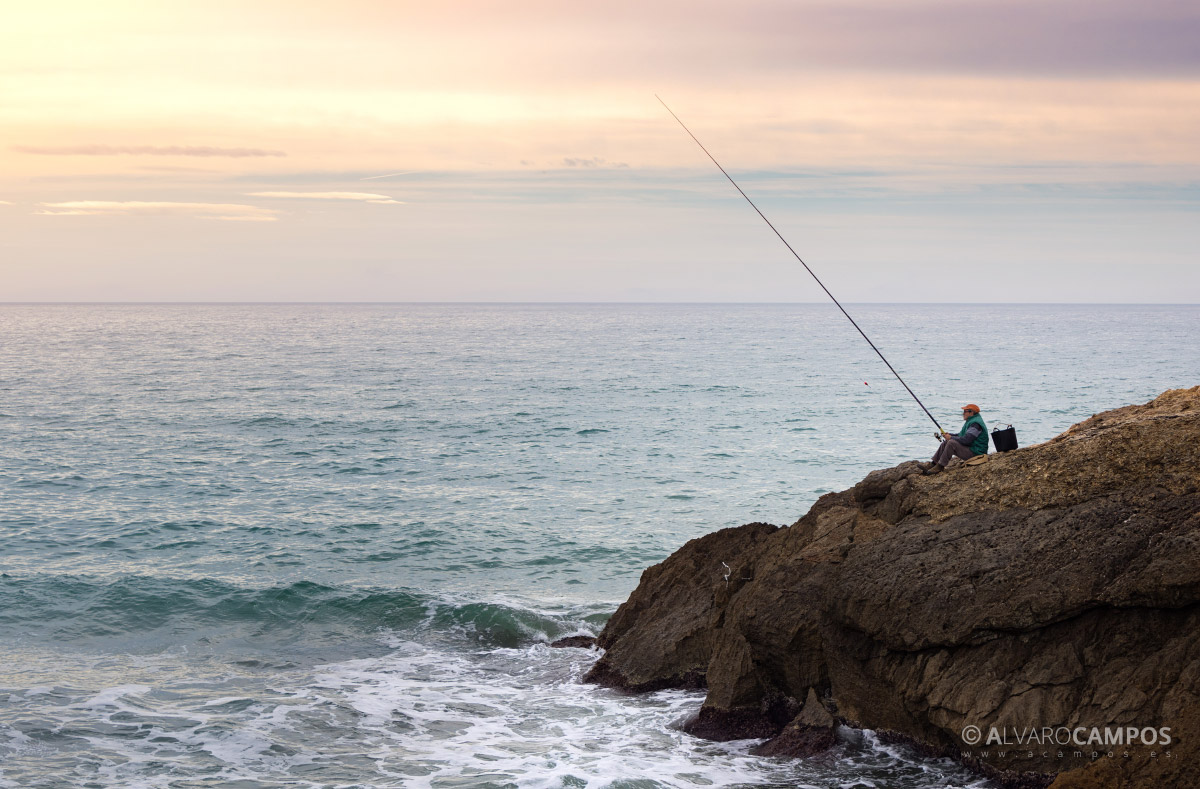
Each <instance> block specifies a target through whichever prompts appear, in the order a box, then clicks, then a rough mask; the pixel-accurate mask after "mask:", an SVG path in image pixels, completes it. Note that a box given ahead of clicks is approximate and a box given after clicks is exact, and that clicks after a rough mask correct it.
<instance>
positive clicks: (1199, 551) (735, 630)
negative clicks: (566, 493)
mask: <svg viewBox="0 0 1200 789" xmlns="http://www.w3.org/2000/svg"><path fill="white" fill-rule="evenodd" d="M598 644H599V646H600V647H602V648H603V649H604V650H606V651H605V654H604V655H603V656H602V657H601V659H600V660H599V661H598V662H597V663H596V665H595V667H594V668H593V669H592V670H591V672H590V674H589V675H588V679H589V680H590V681H594V682H598V683H600V684H604V685H608V686H614V687H621V688H626V689H629V690H632V691H647V690H655V689H660V688H668V687H706V688H707V689H708V696H707V698H706V700H705V703H704V707H703V708H702V710H701V713H700V715H699V716H698V717H697V718H696V720H694V721H693V722H692V723H691V724H689V727H688V728H689V730H690V731H692V732H693V733H695V734H698V735H700V736H706V737H710V738H715V739H733V738H742V737H771V738H776V739H775V740H773V741H772V742H768V743H765V744H764V745H763V746H760V752H762V753H767V754H783V753H788V754H798V755H804V754H807V753H811V752H813V751H814V750H816V749H819V748H820V747H827V746H828V745H829V744H830V743H831V739H830V738H829V737H828V736H822V735H823V733H824V734H831V732H832V729H831V728H830V725H829V724H827V723H826V722H825V719H824V717H822V714H824V715H825V716H828V715H829V710H830V709H833V710H835V711H836V714H837V716H838V718H839V719H840V720H841V721H844V722H846V723H848V724H850V725H853V726H859V727H864V728H870V729H875V730H878V731H880V732H882V733H884V734H885V735H889V736H894V737H897V738H901V739H904V740H907V741H909V742H912V743H915V744H917V745H919V746H921V747H922V748H924V749H927V750H931V751H933V752H937V753H943V754H949V755H953V756H957V757H959V758H961V759H962V760H963V761H965V762H967V763H969V764H972V765H973V766H976V767H977V768H979V769H980V770H982V771H983V772H985V773H987V774H990V775H992V776H993V777H996V778H998V779H1000V780H1001V781H1004V782H1007V783H1010V784H1013V785H1028V786H1046V785H1052V786H1053V787H1055V789H1066V788H1067V787H1085V786H1087V787H1091V786H1113V787H1117V786H1138V787H1141V786H1145V787H1172V786H1179V787H1185V786H1186V787H1193V786H1200V387H1194V388H1192V389H1180V390H1171V391H1168V392H1166V393H1164V394H1163V395H1161V396H1160V397H1158V398H1157V399H1155V400H1154V401H1152V402H1150V403H1148V404H1146V405H1141V406H1130V407H1127V408H1121V409H1117V410H1115V411H1109V412H1106V413H1103V414H1099V415H1097V416H1094V417H1092V418H1091V419H1088V420H1086V421H1084V422H1082V423H1080V424H1078V425H1075V426H1073V427H1072V428H1070V429H1069V430H1068V431H1067V432H1065V433H1063V434H1062V435H1060V436H1058V437H1057V438H1054V439H1052V440H1051V441H1048V442H1046V443H1045V444H1040V445H1037V446H1031V447H1026V448H1022V449H1018V450H1016V451H1013V452H1009V453H1005V454H1002V455H991V456H989V458H988V461H987V462H985V463H981V464H979V465H970V466H968V465H959V466H954V467H951V468H950V469H948V470H947V472H945V473H943V474H938V475H935V476H924V475H922V473H921V470H920V467H919V465H918V464H917V463H915V462H909V463H904V464H901V465H899V466H896V467H894V468H890V469H883V470H880V471H874V472H872V473H871V474H869V475H867V477H866V478H865V479H864V480H862V481H861V482H860V483H858V484H857V485H855V486H854V487H853V488H852V489H850V490H847V491H843V492H841V493H832V494H829V495H826V496H823V497H821V499H820V500H818V501H817V503H816V504H815V505H813V507H812V509H811V510H810V511H809V512H808V513H807V514H806V515H805V516H804V517H803V518H801V519H800V520H799V521H797V522H796V523H794V524H792V526H791V527H790V528H778V527H774V526H771V525H768V524H762V523H752V524H748V525H746V526H741V527H739V528H735V529H725V530H722V531H719V532H715V533H713V534H709V535H707V536H705V537H702V538H699V539H696V540H692V541H691V542H689V543H687V544H686V545H684V546H683V547H682V548H680V549H679V550H678V551H677V552H676V553H675V554H674V555H672V556H671V557H670V558H668V559H667V560H666V561H664V562H662V563H661V564H658V565H655V566H654V567H651V568H649V569H647V570H646V571H645V572H644V573H643V574H642V578H641V582H640V584H639V586H638V588H637V589H636V590H635V591H634V592H633V594H632V595H631V596H630V598H629V600H628V601H627V602H626V603H625V604H624V605H622V606H621V607H620V609H618V611H617V612H616V614H615V615H614V616H613V618H612V619H611V620H610V621H609V623H608V625H607V627H606V628H605V629H604V631H603V632H602V633H601V634H600V636H599V638H598ZM822 698H824V699H827V700H828V701H827V702H825V703H822V702H821V701H820V699H822ZM801 700H803V703H801ZM826 704H827V705H828V709H827V708H826ZM814 705H815V706H814ZM969 726H977V727H979V728H980V731H981V736H982V737H983V738H984V740H983V741H980V742H978V743H977V742H971V741H970V737H969V736H966V737H964V735H963V730H964V728H965V727H969ZM1129 727H1136V728H1137V731H1138V734H1137V741H1136V742H1135V743H1134V744H1133V745H1127V744H1126V743H1127V740H1123V741H1122V743H1121V744H1106V743H1105V740H1104V739H1103V738H1104V737H1108V738H1109V741H1110V742H1111V740H1112V738H1113V737H1114V736H1115V735H1116V734H1121V736H1122V737H1127V736H1128V734H1129ZM1164 727H1167V728H1169V729H1170V731H1169V736H1170V738H1171V741H1170V743H1169V744H1165V743H1164V739H1165V738H1164V735H1163V733H1162V732H1158V733H1157V734H1156V736H1155V738H1154V739H1155V744H1148V741H1149V740H1150V739H1151V738H1150V736H1149V735H1150V732H1149V731H1148V730H1149V729H1150V728H1153V729H1155V730H1160V729H1162V728H1164ZM993 729H994V730H995V732H994V734H995V735H996V736H1000V737H1002V738H1003V742H1001V743H996V742H995V741H994V740H993V742H991V743H988V742H987V741H986V738H987V737H988V735H989V734H993V732H992V730H993ZM1093 729H1097V730H1098V733H1097V734H1093V733H1092V730H1093ZM1031 730H1033V731H1035V732H1036V739H1035V740H1034V741H1033V742H1032V744H1031V741H1030V739H1029V732H1030V731H1031ZM1097 737H1099V738H1100V740H1099V743H1097V740H1096V738H1097ZM1089 738H1090V739H1091V741H1090V742H1088V739H1089ZM1018 742H1020V744H1017V743H1018ZM1002 751H1003V752H1004V755H1003V756H1000V755H999V754H1000V752H1002ZM1110 752H1111V753H1112V756H1109V753H1110ZM1051 782H1053V783H1052V784H1051Z"/></svg>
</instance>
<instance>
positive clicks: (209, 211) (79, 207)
mask: <svg viewBox="0 0 1200 789" xmlns="http://www.w3.org/2000/svg"><path fill="white" fill-rule="evenodd" d="M39 205H41V206H42V209H41V210H39V211H36V212H34V213H37V214H42V215H44V216H115V215H135V214H142V215H146V214H149V215H164V214H168V215H169V214H174V215H182V216H193V217H200V218H204V219H223V220H226V221H231V222H274V221H275V220H276V219H277V218H278V217H277V214H278V213H279V212H278V211H275V210H274V209H270V208H262V207H260V206H254V205H241V204H238V203H173V202H151V201H140V200H72V201H68V202H64V203H40V204H39Z"/></svg>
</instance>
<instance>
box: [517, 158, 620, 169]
mask: <svg viewBox="0 0 1200 789" xmlns="http://www.w3.org/2000/svg"><path fill="white" fill-rule="evenodd" d="M521 164H525V162H524V161H522V162H521ZM563 164H565V165H566V166H567V167H617V168H620V167H628V166H629V165H628V164H627V163H625V162H611V163H610V162H608V161H607V160H605V159H604V158H602V157H600V156H592V157H590V158H587V159H584V158H575V157H570V156H567V157H564V158H563Z"/></svg>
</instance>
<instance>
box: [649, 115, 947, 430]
mask: <svg viewBox="0 0 1200 789" xmlns="http://www.w3.org/2000/svg"><path fill="white" fill-rule="evenodd" d="M654 98H656V99H658V103H659V104H661V105H663V107H666V110H667V112H669V113H671V117H672V118H674V119H675V120H676V121H679V125H680V126H682V127H683V130H684V131H685V132H687V133H688V136H689V137H691V138H692V139H693V140H695V142H696V144H697V145H699V146H700V150H702V151H704V153H705V154H707V155H708V158H709V159H712V163H713V164H715V165H716V166H717V169H718V170H720V171H721V173H722V174H723V175H724V176H725V177H726V178H728V179H729V183H731V184H733V188H734V189H736V190H738V193H739V194H741V196H742V197H744V198H746V202H747V203H749V204H750V207H751V208H753V209H754V210H755V211H756V212H757V213H758V215H759V216H761V217H762V220H763V221H764V222H766V223H767V227H769V228H771V230H773V231H774V232H775V235H777V236H779V240H780V241H782V242H783V245H784V246H785V247H787V248H788V252H791V253H792V256H793V257H795V258H796V260H799V261H800V265H801V266H804V270H805V271H807V272H808V273H809V274H811V275H812V278H813V279H815V280H816V281H817V284H818V285H820V286H821V290H823V291H825V295H826V296H828V297H829V298H830V299H832V300H833V303H834V304H836V305H837V308H838V309H839V310H841V311H842V314H843V315H845V316H846V320H848V321H850V323H852V324H854V328H856V329H858V333H859V334H861V335H862V338H863V339H864V340H866V341H867V345H870V346H871V350H873V351H875V353H876V355H878V356H879V358H880V359H882V360H883V363H884V364H886V365H887V368H888V369H889V370H891V371H892V375H894V376H896V380H897V381H899V382H900V385H901V386H903V387H904V388H905V390H907V391H908V393H909V394H910V395H912V399H913V400H916V401H917V405H919V406H921V410H922V411H924V412H925V416H927V417H929V419H930V420H931V421H932V422H933V424H934V425H936V426H937V429H938V432H939V433H944V432H946V431H944V430H942V426H941V425H939V424H938V421H937V420H936V419H934V418H933V414H931V413H929V409H928V408H926V407H925V404H924V403H922V402H921V398H919V397H917V395H916V393H915V392H914V391H913V390H912V389H910V388H909V386H908V384H906V383H904V379H903V378H901V377H900V373H898V372H896V368H895V367H892V363H891V362H889V361H888V360H887V358H886V357H884V355H883V353H882V352H881V351H880V350H879V349H878V348H876V347H875V343H873V342H871V338H870V337H868V336H867V333H866V332H865V331H863V330H862V327H861V326H859V325H858V323H857V322H855V320H854V318H851V317H850V313H848V312H846V308H845V307H843V306H842V303H841V302H840V301H838V300H837V299H836V298H834V295H833V294H832V293H830V292H829V288H827V287H825V283H824V282H822V281H821V278H820V277H818V276H817V275H816V274H814V273H813V270H812V269H811V268H809V267H808V264H807V263H805V262H804V258H802V257H800V255H798V254H796V250H794V249H792V245H791V244H789V243H788V240H787V239H786V238H784V237H783V234H782V233H780V232H779V231H778V230H776V229H775V225H773V224H771V220H770V219H767V215H766V214H764V213H763V212H762V211H759V209H758V206H756V205H755V204H754V201H753V200H751V199H750V196H749V195H747V194H746V193H745V192H743V191H742V187H740V186H738V183H737V181H735V180H733V176H731V175H730V174H729V173H727V172H725V168H724V167H722V166H721V163H720V162H718V161H717V157H715V156H713V155H712V154H711V153H709V152H708V149H707V148H705V147H704V143H702V142H700V140H698V139H696V135H694V134H692V130H691V129H689V128H688V127H687V124H685V123H684V122H683V121H681V120H679V116H678V115H676V114H675V111H674V110H672V109H671V108H670V107H667V103H666V102H665V101H663V100H662V98H660V97H659V95H658V94H657V93H656V94H654Z"/></svg>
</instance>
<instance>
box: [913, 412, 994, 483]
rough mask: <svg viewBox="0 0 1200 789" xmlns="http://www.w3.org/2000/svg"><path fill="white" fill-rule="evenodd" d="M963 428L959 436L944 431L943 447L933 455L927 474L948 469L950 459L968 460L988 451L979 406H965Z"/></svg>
mask: <svg viewBox="0 0 1200 789" xmlns="http://www.w3.org/2000/svg"><path fill="white" fill-rule="evenodd" d="M962 416H963V426H962V430H959V431H958V435H957V436H952V435H950V434H949V433H947V432H946V431H945V430H943V431H942V445H941V446H940V447H938V451H937V452H935V453H933V460H932V461H930V463H929V464H928V465H926V466H925V473H926V474H937V473H939V472H940V471H941V470H942V469H944V468H946V464H947V463H949V462H950V458H955V457H958V458H962V459H963V460H968V459H970V458H973V457H975V456H976V455H986V454H987V451H988V434H987V425H985V424H984V423H983V418H982V417H981V416H979V406H977V405H975V404H974V403H971V404H970V405H964V406H963V412H962Z"/></svg>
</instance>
